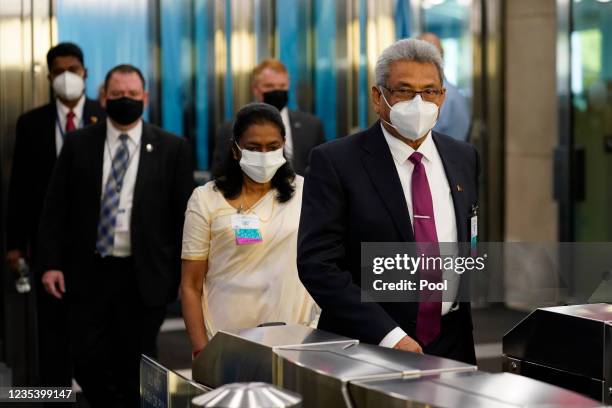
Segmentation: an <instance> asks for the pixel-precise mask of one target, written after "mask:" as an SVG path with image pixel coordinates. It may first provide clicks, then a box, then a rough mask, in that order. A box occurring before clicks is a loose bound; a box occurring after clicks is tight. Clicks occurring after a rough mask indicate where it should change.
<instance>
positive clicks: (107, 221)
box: [96, 133, 130, 257]
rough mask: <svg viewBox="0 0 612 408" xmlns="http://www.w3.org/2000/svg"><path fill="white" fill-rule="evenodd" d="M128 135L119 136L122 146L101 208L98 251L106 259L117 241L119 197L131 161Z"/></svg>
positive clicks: (113, 165)
mask: <svg viewBox="0 0 612 408" xmlns="http://www.w3.org/2000/svg"><path fill="white" fill-rule="evenodd" d="M127 138H128V135H126V134H125V133H123V134H121V135H120V136H119V140H120V141H121V144H120V145H119V147H118V148H117V151H116V152H115V157H113V161H112V164H111V174H110V177H109V178H108V181H107V182H106V186H105V187H104V194H103V196H102V205H101V206H100V221H99V223H98V240H97V242H96V250H97V251H98V253H99V254H100V256H102V257H105V256H108V255H110V254H111V253H112V251H113V245H114V241H115V223H116V221H117V211H118V210H119V196H120V194H121V187H122V185H123V178H124V177H125V172H126V170H127V167H128V163H129V160H130V151H129V150H128V145H127Z"/></svg>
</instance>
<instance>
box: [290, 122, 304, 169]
mask: <svg viewBox="0 0 612 408" xmlns="http://www.w3.org/2000/svg"><path fill="white" fill-rule="evenodd" d="M289 124H290V125H291V139H292V140H291V141H292V142H293V160H295V158H296V157H299V156H300V154H299V153H300V152H301V151H302V150H303V146H302V142H303V141H304V137H303V136H302V132H303V128H302V122H301V121H300V118H299V117H298V115H296V114H295V112H294V111H292V110H289Z"/></svg>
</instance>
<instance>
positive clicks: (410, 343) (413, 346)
mask: <svg viewBox="0 0 612 408" xmlns="http://www.w3.org/2000/svg"><path fill="white" fill-rule="evenodd" d="M393 348H394V349H397V350H403V351H412V352H413V353H421V354H423V349H422V348H421V346H420V345H419V343H417V342H416V341H414V339H413V338H412V337H410V336H404V337H403V338H402V339H401V340H400V341H398V342H397V344H396V345H395V346H394V347H393Z"/></svg>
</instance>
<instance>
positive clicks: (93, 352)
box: [39, 65, 193, 408]
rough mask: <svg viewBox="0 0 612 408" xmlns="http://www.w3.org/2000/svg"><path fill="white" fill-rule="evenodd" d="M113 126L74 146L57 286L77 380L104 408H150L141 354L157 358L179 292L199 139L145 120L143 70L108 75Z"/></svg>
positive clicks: (57, 177) (57, 239) (91, 131)
mask: <svg viewBox="0 0 612 408" xmlns="http://www.w3.org/2000/svg"><path fill="white" fill-rule="evenodd" d="M104 103H105V107H106V111H107V113H108V119H107V120H106V121H102V122H100V123H98V124H97V125H94V126H90V127H88V128H86V129H82V130H79V131H77V132H74V133H73V134H70V135H69V136H68V137H67V138H66V142H65V145H64V148H63V150H62V154H61V155H60V157H59V159H58V162H57V165H56V166H55V170H54V172H53V175H52V177H51V182H50V184H49V189H48V194H47V197H46V199H45V204H44V208H43V213H42V216H41V222H40V240H39V241H40V242H39V243H40V259H41V267H42V268H44V270H45V271H46V272H45V273H44V275H43V284H44V285H45V289H46V290H47V292H49V293H50V294H51V295H53V296H54V297H56V298H57V299H63V298H64V297H65V298H67V300H68V301H69V305H70V317H71V335H72V338H73V355H74V367H75V379H76V380H77V382H78V383H79V385H80V386H81V388H82V389H83V392H84V394H85V397H86V398H87V400H88V402H89V404H90V406H92V407H106V408H108V407H137V406H139V364H140V355H141V354H146V355H149V356H153V357H155V356H156V354H157V345H156V342H157V335H158V333H159V329H160V327H161V324H162V322H163V320H164V317H165V312H166V305H167V304H168V303H170V302H172V301H173V300H174V299H175V298H176V296H177V293H178V284H179V281H180V273H181V272H180V266H181V240H182V230H183V222H184V214H185V209H186V205H187V200H188V198H189V195H190V194H191V192H192V190H193V168H192V160H191V153H190V148H189V144H188V142H187V140H185V139H183V138H181V137H178V136H175V135H172V134H170V133H167V132H165V131H163V130H162V129H160V128H158V127H156V126H153V125H150V124H148V123H145V122H143V120H142V115H143V110H144V107H145V106H146V105H147V103H148V93H147V92H146V91H145V80H144V77H143V75H142V73H141V72H140V70H139V69H138V68H136V67H134V66H131V65H119V66H117V67H115V68H113V69H112V70H110V71H109V73H108V74H107V75H106V79H105V85H104Z"/></svg>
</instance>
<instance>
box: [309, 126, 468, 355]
mask: <svg viewBox="0 0 612 408" xmlns="http://www.w3.org/2000/svg"><path fill="white" fill-rule="evenodd" d="M432 135H433V140H434V142H435V145H436V147H437V149H438V152H439V154H440V157H441V158H442V162H443V164H444V169H445V172H446V176H447V178H448V183H449V185H450V187H451V191H452V198H453V203H454V207H455V214H456V221H457V237H458V240H459V241H460V242H468V241H469V238H470V235H469V226H470V216H471V208H472V205H474V204H475V203H476V202H477V191H478V154H477V152H476V150H475V149H474V147H472V146H471V145H469V144H467V143H463V142H459V141H457V140H454V139H452V138H451V137H449V136H445V135H442V134H439V133H436V132H433V133H432ZM457 185H459V186H461V188H457ZM460 190H461V191H460ZM411 241H414V237H413V233H412V226H411V223H410V215H409V213H408V207H407V205H406V199H405V197H404V193H403V190H402V186H401V184H400V179H399V176H398V174H397V170H396V167H395V164H394V162H393V158H392V156H391V152H390V150H389V147H388V144H387V142H386V141H385V139H384V135H383V133H382V130H381V127H380V122H377V123H375V124H374V126H372V127H371V128H370V129H368V130H366V131H364V132H361V133H357V134H355V135H352V136H348V137H346V138H342V139H338V140H335V141H333V142H329V143H326V144H323V145H321V146H318V147H316V148H315V149H314V150H313V151H312V154H311V158H310V167H309V169H308V170H307V172H306V179H305V184H304V196H303V202H302V214H301V220H300V230H299V238H298V270H299V274H300V279H301V280H302V282H303V283H304V285H305V286H306V289H308V291H309V292H310V294H311V295H312V296H313V298H314V299H315V301H316V302H317V303H318V304H319V306H320V307H321V308H322V313H321V318H320V320H319V328H321V329H324V330H327V331H331V332H334V333H338V334H341V335H344V336H348V337H351V338H356V339H359V340H360V341H363V342H366V343H372V344H379V343H380V342H381V341H382V339H383V338H384V337H385V336H386V335H387V334H388V333H389V332H390V331H391V330H393V329H394V328H395V327H397V326H400V327H401V328H402V329H403V330H404V331H405V332H406V333H407V334H408V335H410V336H411V337H413V338H414V337H415V336H414V332H415V326H416V316H417V310H418V304H417V303H365V302H361V289H360V287H359V285H360V282H361V276H360V273H361V265H360V262H361V243H362V242H411ZM451 315H452V316H451ZM425 352H427V353H430V354H435V355H441V356H445V357H449V358H454V359H457V360H462V361H466V362H470V363H473V362H475V357H474V345H473V339H472V323H471V314H470V307H469V303H462V304H461V305H460V307H459V310H457V311H455V312H452V313H450V314H449V315H448V318H447V316H445V317H444V318H443V321H442V328H441V334H440V336H439V338H438V339H437V340H435V341H434V342H433V343H431V344H430V345H428V346H427V347H426V348H425Z"/></svg>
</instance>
